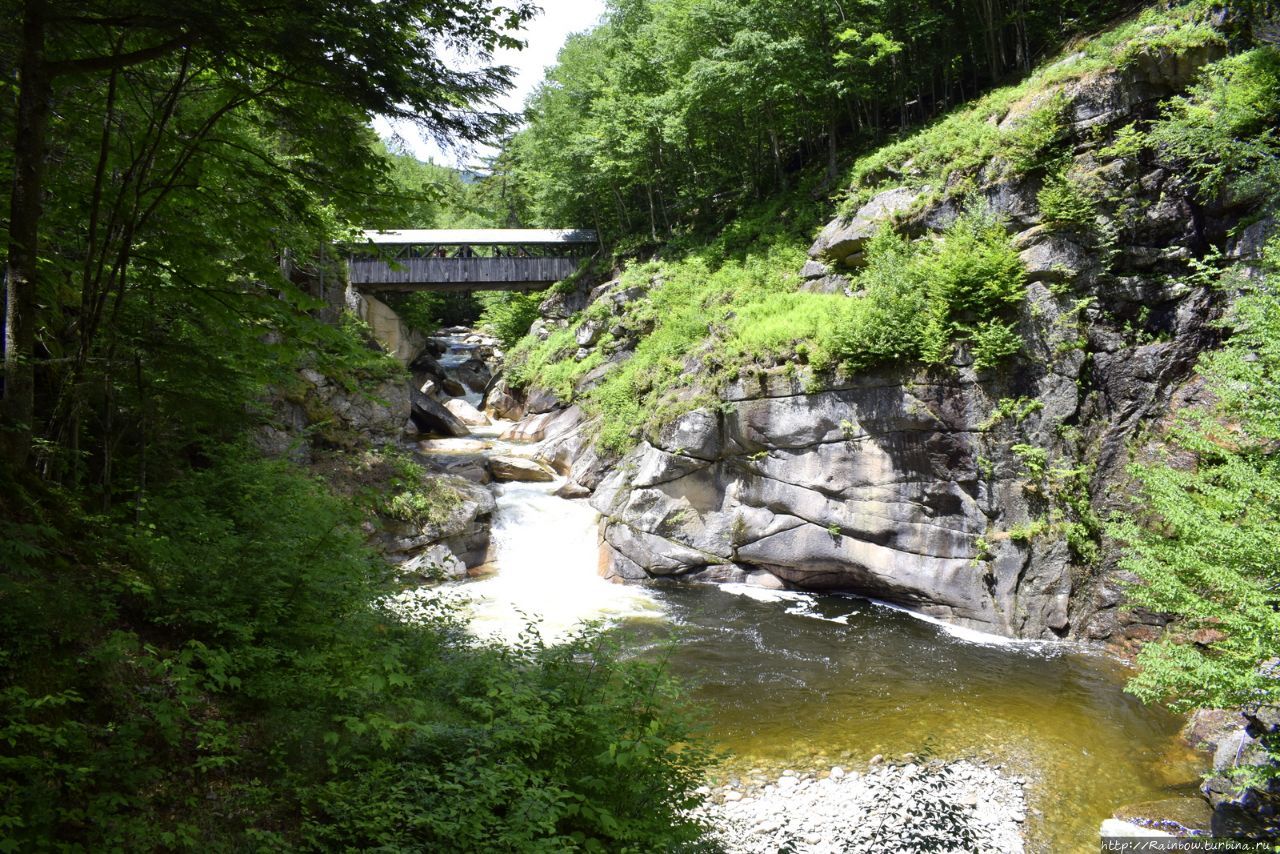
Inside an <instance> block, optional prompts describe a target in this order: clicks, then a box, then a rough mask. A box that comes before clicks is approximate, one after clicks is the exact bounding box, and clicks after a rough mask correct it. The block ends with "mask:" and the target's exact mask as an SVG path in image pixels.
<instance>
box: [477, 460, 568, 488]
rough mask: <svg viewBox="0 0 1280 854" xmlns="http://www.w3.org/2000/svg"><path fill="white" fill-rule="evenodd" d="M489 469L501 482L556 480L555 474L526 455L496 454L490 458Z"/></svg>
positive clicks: (543, 481)
mask: <svg viewBox="0 0 1280 854" xmlns="http://www.w3.org/2000/svg"><path fill="white" fill-rule="evenodd" d="M489 471H490V472H491V473H492V474H493V479H494V480H496V481H498V482H500V483H508V482H511V481H517V482H521V483H548V482H550V481H553V480H555V475H553V474H552V473H551V472H550V471H548V470H547V468H546V467H545V466H543V465H542V464H541V463H539V462H537V461H535V460H529V459H525V458H524V457H507V456H501V455H500V456H494V457H490V458H489Z"/></svg>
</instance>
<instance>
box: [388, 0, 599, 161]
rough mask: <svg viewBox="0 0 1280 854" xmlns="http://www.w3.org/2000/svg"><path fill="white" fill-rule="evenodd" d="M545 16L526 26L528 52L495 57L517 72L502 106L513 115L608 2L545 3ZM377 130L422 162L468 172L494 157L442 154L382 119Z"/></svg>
mask: <svg viewBox="0 0 1280 854" xmlns="http://www.w3.org/2000/svg"><path fill="white" fill-rule="evenodd" d="M539 5H540V6H542V9H543V11H542V13H541V14H539V15H538V16H537V17H536V18H534V19H533V20H532V21H530V22H529V23H528V24H527V25H526V29H525V30H524V31H523V33H522V35H521V39H522V40H523V41H525V42H528V45H527V47H525V49H524V50H500V51H498V52H497V55H496V56H495V57H494V61H495V62H496V63H497V64H499V65H503V64H505V65H510V66H512V67H513V68H514V69H515V70H516V76H515V86H514V87H512V89H511V91H510V92H508V93H507V94H506V96H505V97H503V98H501V99H500V100H499V101H498V105H499V106H500V107H502V108H503V109H504V110H507V111H509V112H513V113H518V112H520V110H521V109H523V108H524V102H525V99H526V98H528V97H529V94H530V93H531V92H533V90H534V89H535V88H536V87H537V85H538V84H539V83H541V82H542V76H543V72H544V71H545V70H546V68H547V66H550V65H554V64H555V61H556V54H558V53H559V52H560V48H561V47H563V46H564V43H565V39H567V38H568V37H569V35H570V34H572V33H580V32H582V31H583V30H587V29H590V28H591V27H593V26H594V25H595V24H596V22H597V21H599V20H600V16H601V15H603V14H604V0H541V2H540V3H539ZM373 126H374V128H375V129H376V130H377V131H378V134H379V135H380V136H382V137H383V138H384V139H388V138H392V137H393V136H398V137H399V138H400V140H402V141H403V143H404V145H405V147H406V148H407V150H408V151H409V152H411V153H412V154H413V155H414V156H416V157H417V158H418V159H419V160H434V161H435V162H436V163H442V164H444V165H446V166H455V167H458V168H466V167H467V166H470V165H474V164H475V163H476V162H477V160H478V158H479V157H480V156H483V155H485V154H492V153H493V150H492V149H488V148H486V147H479V148H475V149H473V150H470V151H465V150H464V151H442V150H441V149H440V147H439V146H437V145H436V144H435V143H434V142H432V141H431V140H428V139H423V138H422V136H421V135H419V134H418V132H417V130H416V129H415V128H414V127H413V126H412V125H411V124H408V123H405V122H400V123H395V124H393V123H391V122H389V121H387V120H386V119H384V118H382V117H378V118H376V119H374V122H373Z"/></svg>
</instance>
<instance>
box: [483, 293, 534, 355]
mask: <svg viewBox="0 0 1280 854" xmlns="http://www.w3.org/2000/svg"><path fill="white" fill-rule="evenodd" d="M476 299H477V300H478V301H479V302H480V305H481V306H482V310H481V312H480V319H479V320H478V321H477V325H478V326H480V327H481V328H484V329H488V330H489V331H491V332H492V333H493V334H494V335H495V336H496V337H497V338H498V340H499V341H501V342H502V345H503V346H504V347H510V346H512V345H513V344H515V343H516V342H517V341H519V340H520V338H521V337H522V336H523V335H524V334H525V333H526V332H528V331H529V327H530V326H532V325H533V322H534V321H535V320H537V319H538V305H539V304H540V303H541V302H542V299H543V294H541V293H539V292H537V291H534V292H531V293H521V292H519V291H484V292H482V293H480V294H479V295H478V296H477V297H476Z"/></svg>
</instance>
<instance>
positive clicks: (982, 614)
mask: <svg viewBox="0 0 1280 854" xmlns="http://www.w3.org/2000/svg"><path fill="white" fill-rule="evenodd" d="M1220 54H1221V49H1220V48H1218V47H1214V46H1208V47H1204V48H1196V49H1194V50H1192V51H1188V52H1185V54H1177V55H1174V54H1168V53H1161V54H1153V55H1152V56H1149V57H1142V58H1140V59H1138V60H1136V61H1134V62H1133V63H1131V64H1130V65H1128V66H1126V67H1125V68H1123V69H1119V70H1115V71H1113V72H1099V73H1093V74H1090V75H1088V76H1085V77H1082V78H1080V79H1077V80H1074V81H1069V82H1067V83H1063V84H1056V85H1055V87H1054V88H1053V89H1052V90H1051V91H1048V92H1047V93H1041V95H1037V96H1035V97H1032V98H1029V99H1027V101H1026V102H1025V103H1019V104H1015V105H1014V106H1013V107H1011V108H1010V110H1009V112H1008V114H1007V115H1006V116H1004V118H1003V123H1004V124H1006V125H1008V126H1011V127H1012V126H1017V125H1018V124H1019V123H1020V122H1021V121H1022V120H1023V119H1024V117H1026V116H1029V115H1033V114H1035V111H1036V110H1037V109H1038V108H1039V107H1040V106H1041V101H1043V100H1044V98H1050V97H1052V98H1054V99H1057V100H1055V103H1060V104H1061V105H1062V115H1063V116H1064V119H1063V121H1064V126H1063V128H1062V133H1063V135H1064V137H1065V143H1066V144H1065V150H1066V151H1067V152H1068V154H1069V156H1070V158H1071V159H1070V161H1069V162H1068V164H1067V166H1066V172H1065V176H1066V178H1067V179H1068V180H1071V181H1076V182H1078V183H1079V185H1081V186H1086V185H1087V186H1090V187H1093V188H1095V189H1094V191H1093V196H1092V198H1094V199H1095V200H1097V208H1096V212H1097V217H1096V222H1093V223H1083V224H1076V225H1074V226H1070V225H1064V224H1062V223H1048V222H1044V221H1043V220H1044V217H1043V216H1042V213H1041V211H1040V209H1039V201H1038V199H1039V193H1040V190H1041V188H1042V186H1043V184H1044V180H1045V176H1044V174H1043V171H1041V172H1036V171H1031V172H1028V173H1024V174H1014V173H1013V172H1012V170H1011V169H1010V168H1008V166H1007V164H1003V165H1002V164H1000V163H996V162H994V161H989V162H988V163H987V164H985V165H984V166H982V167H981V168H980V169H979V171H978V173H977V174H975V175H972V176H969V177H971V178H972V181H971V182H969V183H967V184H966V182H964V181H958V182H957V185H967V186H969V187H972V195H973V196H976V197H977V199H978V201H980V202H985V204H986V206H987V207H988V208H989V209H990V210H992V211H993V212H994V213H996V214H997V215H999V216H1000V217H1002V218H1003V221H1004V222H1005V224H1006V227H1007V229H1008V231H1009V233H1010V237H1011V239H1012V240H1013V242H1014V245H1015V247H1016V248H1017V250H1018V251H1019V253H1020V257H1021V260H1022V263H1023V265H1024V268H1025V270H1026V277H1027V282H1028V286H1027V296H1026V299H1025V301H1024V302H1023V304H1022V306H1021V308H1020V316H1019V318H1018V323H1017V331H1018V333H1019V335H1020V337H1021V339H1022V341H1023V347H1022V349H1021V351H1020V352H1019V353H1018V354H1017V355H1016V356H1015V357H1013V358H1011V359H1010V360H1009V361H1007V362H1006V363H1004V364H1002V365H1001V366H1000V367H999V368H997V369H987V370H976V369H975V368H974V366H973V358H972V356H971V354H969V353H968V352H966V350H965V348H964V347H960V348H958V349H957V351H956V353H955V355H954V358H953V360H952V362H951V364H950V365H947V366H944V367H939V368H934V369H928V370H925V369H920V368H918V367H914V366H910V365H903V366H899V367H896V368H895V367H892V366H890V367H887V368H882V369H880V370H878V371H877V372H874V373H864V374H861V375H859V376H856V377H847V376H840V375H821V376H809V377H805V376H803V373H804V372H803V371H800V372H799V374H800V376H796V374H797V372H796V371H795V370H794V365H793V366H783V365H779V366H778V367H776V368H772V369H762V370H761V371H760V373H758V374H757V375H756V376H755V377H754V378H753V379H751V380H750V381H739V382H738V383H736V384H734V385H731V386H729V387H727V388H717V389H701V391H703V392H712V393H714V396H715V397H717V398H719V401H720V403H719V406H718V407H716V408H714V409H713V408H705V409H699V410H695V411H693V412H687V413H686V414H684V415H682V416H681V417H679V418H678V419H677V420H676V421H674V422H673V423H671V424H669V425H668V426H667V427H666V428H665V429H664V430H662V431H661V432H660V433H659V434H658V435H651V436H647V437H645V438H644V439H643V440H642V441H641V442H640V444H639V446H638V447H637V448H635V449H634V450H633V451H632V452H630V453H629V454H628V455H627V456H626V457H625V458H623V459H622V460H620V461H613V460H602V459H600V457H599V455H598V452H597V450H596V449H594V448H593V447H592V446H591V444H590V442H589V441H587V440H585V439H584V438H583V435H584V431H585V429H586V428H582V427H580V428H578V431H574V430H570V431H568V432H566V433H565V434H564V435H562V436H557V437H555V438H550V439H548V440H546V442H545V443H544V446H543V451H542V454H543V458H544V459H545V460H546V461H547V462H548V464H550V465H552V466H553V467H554V468H555V469H556V470H557V471H558V472H560V473H562V474H565V475H566V476H568V477H569V478H570V480H571V481H573V482H574V483H576V484H578V485H579V486H581V487H583V488H586V489H592V490H594V495H593V497H592V499H591V500H592V504H593V506H595V507H596V508H597V509H598V510H599V511H600V512H601V513H602V514H603V516H604V523H603V538H604V545H603V547H602V548H603V559H602V561H603V563H602V565H603V571H604V572H606V573H607V574H608V575H610V576H612V577H615V578H619V579H644V578H650V577H655V576H660V577H673V578H681V579H690V580H718V581H724V580H733V581H744V580H746V579H748V578H750V579H754V581H755V583H761V582H762V580H763V579H773V580H772V581H771V582H769V583H774V584H786V585H789V586H796V587H803V588H807V589H827V590H839V591H846V592H853V593H859V594H864V595H868V596H872V597H876V598H881V599H885V600H888V601H892V602H898V603H902V604H905V605H908V606H911V607H913V608H916V609H918V610H921V611H923V612H925V613H928V614H930V615H933V616H937V617H940V618H943V619H946V620H950V621H952V622H956V623H960V624H963V625H966V626H970V627H973V628H978V629H981V630H985V631H990V632H995V633H998V634H1002V635H1009V636H1015V637H1027V638H1054V637H1084V638H1092V639H1105V640H1108V641H1110V642H1112V643H1113V644H1116V645H1118V646H1120V647H1122V648H1124V647H1128V646H1131V645H1133V644H1136V643H1138V642H1141V641H1145V640H1150V639H1152V638H1155V637H1158V636H1159V634H1160V632H1161V631H1162V628H1163V625H1164V623H1165V622H1166V618H1165V617H1163V616H1161V615H1158V614H1149V613H1146V612H1142V611H1140V610H1136V609H1128V608H1126V607H1125V606H1124V596H1123V583H1124V581H1125V578H1124V576H1123V574H1122V573H1121V572H1120V571H1119V570H1118V569H1117V568H1116V554H1117V552H1116V549H1115V548H1114V547H1113V546H1112V544H1109V543H1107V542H1106V541H1105V540H1104V539H1103V538H1102V537H1101V526H1100V523H1099V520H1100V519H1103V518H1106V517H1107V516H1108V515H1109V514H1110V513H1111V511H1113V510H1114V509H1116V508H1118V507H1119V506H1121V501H1122V496H1123V495H1124V494H1125V492H1126V489H1127V486H1126V484H1127V478H1128V475H1127V474H1126V467H1127V465H1128V463H1129V462H1130V461H1131V459H1132V455H1133V454H1134V453H1135V450H1136V451H1137V452H1138V453H1143V450H1142V449H1141V448H1135V445H1134V443H1133V441H1132V440H1133V439H1134V437H1135V436H1141V435H1143V434H1142V430H1143V428H1144V427H1146V426H1148V425H1153V424H1158V423H1159V422H1160V421H1161V419H1165V418H1167V417H1168V415H1169V413H1170V412H1171V411H1172V410H1175V409H1178V408H1181V407H1183V406H1186V405H1191V404H1193V403H1194V402H1195V400H1196V395H1197V391H1196V383H1195V380H1194V378H1193V376H1192V372H1191V368H1192V366H1193V365H1194V363H1195V360H1196V358H1197V357H1198V355H1199V354H1200V353H1201V352H1203V350H1204V349H1206V348H1207V347H1208V346H1211V345H1212V343H1213V341H1214V340H1215V335H1216V334H1217V333H1216V332H1215V331H1214V329H1213V321H1214V319H1215V318H1216V317H1217V315H1218V314H1219V312H1220V311H1221V308H1222V297H1221V295H1220V294H1215V293H1214V292H1213V291H1211V290H1210V289H1209V288H1207V287H1204V286H1201V285H1199V284H1197V283H1196V279H1195V277H1194V276H1190V275H1188V270H1189V269H1190V267H1189V264H1188V262H1189V261H1190V260H1192V259H1195V258H1198V257H1200V256H1201V255H1203V254H1204V252H1205V251H1206V250H1207V249H1208V248H1210V247H1218V248H1221V249H1222V250H1223V251H1224V252H1225V253H1227V254H1229V255H1231V256H1232V257H1240V258H1249V257H1254V256H1255V255H1256V248H1257V247H1258V246H1259V245H1261V243H1262V241H1263V239H1264V238H1263V237H1262V235H1261V233H1251V232H1249V230H1247V229H1245V230H1237V229H1235V226H1236V225H1237V224H1238V223H1239V222H1240V221H1241V220H1242V219H1244V218H1245V217H1246V216H1248V215H1249V214H1250V213H1251V211H1250V209H1249V203H1248V202H1247V200H1239V199H1235V200H1232V199H1221V200H1218V201H1215V202H1213V203H1204V202H1202V201H1199V200H1197V198H1196V196H1195V190H1194V188H1193V187H1192V186H1191V185H1190V184H1189V183H1188V182H1187V181H1186V179H1185V178H1184V176H1183V175H1181V174H1180V173H1179V170H1178V169H1176V168H1174V167H1173V166H1171V165H1169V164H1165V163H1162V162H1161V161H1160V160H1159V158H1158V157H1157V156H1155V155H1154V154H1152V153H1150V152H1148V153H1147V154H1143V155H1137V156H1133V155H1124V156H1117V155H1113V154H1109V153H1107V149H1106V146H1107V144H1108V142H1109V140H1110V138H1111V135H1112V134H1114V133H1115V132H1116V131H1117V130H1118V129H1119V128H1120V127H1122V126H1124V125H1125V124H1127V123H1128V122H1131V121H1133V120H1135V119H1143V118H1149V117H1151V116H1154V115H1156V114H1157V113H1158V109H1159V108H1158V103H1159V100H1160V99H1162V98H1165V97H1168V96H1169V95H1171V94H1174V93H1176V92H1178V91H1181V90H1183V89H1185V87H1186V86H1187V85H1188V82H1189V81H1190V80H1192V79H1193V78H1194V74H1195V70H1196V69H1197V68H1199V67H1201V66H1203V65H1204V64H1205V63H1206V62H1208V61H1210V60H1212V59H1214V58H1216V57H1217V56H1219V55H1220ZM1037 98H1040V100H1039V101H1038V100H1037ZM908 173H909V169H907V168H906V167H904V168H903V170H902V173H901V174H902V178H903V182H904V184H903V186H900V187H896V188H890V189H886V190H883V191H881V192H879V193H878V194H877V195H875V196H874V197H873V198H872V199H871V200H870V201H868V202H867V203H866V204H864V205H863V206H862V207H861V208H860V209H859V210H858V211H857V212H856V214H855V215H854V216H852V217H851V218H848V219H840V220H836V221H833V222H831V223H829V224H828V225H827V226H826V227H825V228H824V229H823V230H822V231H821V233H820V234H819V236H818V238H817V240H816V241H815V242H814V244H813V246H812V247H811V249H810V252H809V254H810V258H811V260H810V261H809V262H808V263H807V264H806V265H805V266H804V269H803V270H802V271H800V272H801V277H802V279H804V280H805V285H804V287H805V288H806V289H809V290H818V291H824V292H829V293H840V292H844V293H851V292H855V289H856V275H857V272H856V268H857V267H858V266H859V265H860V264H861V257H860V256H861V254H862V253H863V251H864V249H865V246H866V244H867V241H869V240H870V239H871V237H872V236H873V235H874V234H875V233H876V231H877V230H879V229H881V228H886V227H888V228H895V229H898V230H899V231H900V232H902V233H903V234H905V235H907V236H911V237H925V238H927V237H928V236H929V235H930V234H931V233H936V232H939V231H941V230H943V229H945V228H946V227H947V226H948V225H949V224H950V223H951V222H953V221H954V219H955V218H956V216H958V215H959V213H960V211H961V210H962V209H963V207H964V205H965V204H970V203H972V201H973V200H972V199H968V200H966V199H965V198H961V197H960V196H958V195H957V196H952V195H949V193H950V192H951V188H950V187H932V188H931V187H929V186H924V185H923V184H922V182H917V183H915V184H912V183H911V182H910V175H909V174H908ZM957 192H960V191H957ZM1236 231H1239V234H1238V236H1234V237H1233V236H1232V235H1233V234H1235V233H1236ZM1255 231H1256V230H1255ZM1108 235H1110V238H1109V237H1108ZM1118 235H1122V239H1121V238H1120V237H1118ZM654 284H655V285H656V284H660V283H658V282H655V283H654ZM619 288H620V286H619V283H616V282H611V283H608V284H606V285H602V286H601V287H599V288H597V289H596V290H595V291H593V292H592V294H591V296H590V299H591V301H603V300H610V301H613V302H617V301H618V300H619V299H624V298H625V300H626V301H634V300H642V299H646V298H647V292H646V290H645V289H633V290H634V293H633V292H630V291H628V292H626V293H625V294H624V293H623V292H622V291H620V289H619ZM849 298H851V299H858V298H860V297H859V296H857V295H856V292H855V293H853V295H851V296H850V297H849ZM604 314H605V313H604V312H601V313H600V315H601V316H604ZM600 328H603V327H602V325H601V324H594V325H592V326H590V327H588V325H587V324H583V325H582V326H580V327H579V328H578V329H577V330H576V331H577V335H578V342H577V343H578V344H579V346H581V347H592V346H596V345H595V342H597V341H599V340H600ZM609 331H610V332H611V333H612V330H609ZM613 345H614V346H618V347H619V350H618V351H617V352H615V353H613V354H612V355H611V356H610V358H611V359H613V358H625V356H626V353H627V350H628V348H627V345H626V342H619V341H618V340H617V336H616V335H615V336H614V341H613ZM602 368H605V369H607V366H602ZM585 382H586V378H584V383H585ZM674 402H675V403H677V404H678V401H674ZM554 405H555V402H554V401H548V400H546V399H539V400H538V401H537V402H536V405H534V406H531V407H530V411H533V412H544V411H550V409H549V407H552V406H554Z"/></svg>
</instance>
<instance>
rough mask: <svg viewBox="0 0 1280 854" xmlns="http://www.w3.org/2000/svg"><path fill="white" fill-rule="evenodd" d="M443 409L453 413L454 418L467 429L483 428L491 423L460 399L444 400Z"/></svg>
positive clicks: (481, 413) (478, 411)
mask: <svg viewBox="0 0 1280 854" xmlns="http://www.w3.org/2000/svg"><path fill="white" fill-rule="evenodd" d="M444 408H445V409H447V410H449V411H450V412H451V413H453V415H454V417H455V418H457V419H458V420H459V421H461V422H462V423H463V424H465V425H467V426H468V427H485V426H487V425H489V424H492V423H493V422H491V421H490V420H489V416H487V415H485V414H484V413H483V412H481V411H480V410H478V409H476V408H475V407H474V406H472V405H471V404H470V403H468V402H467V401H466V400H464V399H462V398H460V397H455V398H451V399H450V400H446V401H445V403H444Z"/></svg>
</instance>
